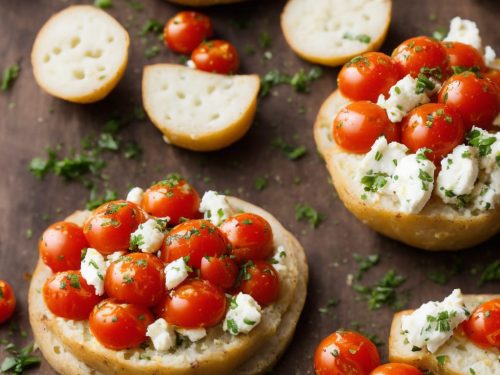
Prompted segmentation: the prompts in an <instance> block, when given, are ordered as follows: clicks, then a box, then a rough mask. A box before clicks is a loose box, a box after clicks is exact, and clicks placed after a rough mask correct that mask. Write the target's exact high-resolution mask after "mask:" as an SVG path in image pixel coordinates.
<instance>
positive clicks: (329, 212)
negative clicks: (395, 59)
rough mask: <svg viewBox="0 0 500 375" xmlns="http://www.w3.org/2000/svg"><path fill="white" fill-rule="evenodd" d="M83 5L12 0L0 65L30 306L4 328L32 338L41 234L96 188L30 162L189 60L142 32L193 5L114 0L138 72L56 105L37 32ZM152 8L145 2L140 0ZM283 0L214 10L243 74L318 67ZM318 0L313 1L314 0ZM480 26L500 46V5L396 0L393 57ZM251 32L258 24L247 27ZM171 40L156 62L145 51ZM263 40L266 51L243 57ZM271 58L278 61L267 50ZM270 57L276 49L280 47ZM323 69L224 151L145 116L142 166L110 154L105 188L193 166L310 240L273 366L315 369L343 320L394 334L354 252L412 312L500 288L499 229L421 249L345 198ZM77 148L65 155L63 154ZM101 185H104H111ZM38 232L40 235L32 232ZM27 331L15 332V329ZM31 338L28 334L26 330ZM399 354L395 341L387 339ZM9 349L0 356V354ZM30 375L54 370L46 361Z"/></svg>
mask: <svg viewBox="0 0 500 375" xmlns="http://www.w3.org/2000/svg"><path fill="white" fill-rule="evenodd" d="M83 2H86V3H91V1H73V0H38V1H32V0H21V1H11V0H0V17H1V18H0V53H1V56H2V57H1V58H0V68H1V69H3V68H5V67H6V66H8V65H10V64H12V63H14V62H19V63H20V65H21V69H22V70H21V73H20V76H19V78H18V79H17V81H16V82H15V84H14V86H13V88H12V89H11V90H9V91H8V92H5V93H0V110H1V116H0V140H1V147H0V171H1V172H2V176H3V177H2V181H1V183H0V278H1V279H5V280H8V281H9V282H10V283H11V284H12V285H14V287H15V290H16V296H17V298H18V308H17V312H16V314H15V318H14V319H13V322H15V323H16V324H17V325H18V326H19V327H20V329H21V331H19V330H18V331H15V332H13V333H12V327H9V325H8V324H7V325H4V326H3V327H1V328H0V337H2V338H7V339H9V340H14V341H15V342H18V343H25V342H29V341H30V340H32V338H31V333H30V328H29V323H28V311H27V303H26V299H27V289H28V284H29V280H28V278H29V272H31V270H32V269H33V267H34V265H35V263H36V260H37V258H38V253H37V239H38V238H39V236H40V234H41V233H42V231H43V230H44V228H45V227H46V226H47V225H49V223H50V222H53V221H55V220H58V219H62V218H64V217H65V216H66V215H67V214H68V213H70V212H72V211H73V210H74V209H76V208H80V207H82V206H84V204H85V202H86V201H87V199H88V196H89V191H88V190H87V189H86V188H84V187H83V186H82V184H80V183H65V182H63V181H61V180H60V179H59V178H57V177H54V176H48V177H47V178H45V179H44V180H43V181H40V180H38V179H37V178H35V177H34V176H33V175H32V174H31V173H30V172H29V171H28V170H27V165H28V163H29V161H30V160H31V159H32V158H33V157H35V156H45V150H46V148H47V147H48V146H55V145H57V144H61V145H63V151H61V155H62V154H64V152H66V151H68V150H70V149H71V148H75V149H77V150H78V149H79V148H80V141H81V139H82V138H83V137H84V136H86V135H89V134H92V133H93V134H98V133H100V132H101V131H102V129H103V126H104V124H105V123H106V122H107V121H108V120H109V119H110V118H112V117H113V116H116V115H122V116H129V115H130V113H131V112H132V110H133V109H134V108H135V107H140V105H141V92H140V82H141V72H142V67H143V66H144V65H145V64H149V63H153V62H155V63H156V62H177V61H179V57H178V56H175V55H173V54H171V53H170V52H169V51H167V49H166V48H163V47H162V46H161V44H160V42H159V41H158V40H157V38H156V37H155V36H152V35H151V36H147V37H141V36H140V35H139V34H140V31H141V29H142V27H143V25H144V24H145V22H146V21H147V20H148V19H150V18H154V19H157V20H160V21H161V22H164V21H166V20H167V19H168V18H169V17H171V16H172V15H173V14H174V13H176V12H177V11H178V10H180V9H181V8H180V7H178V6H174V5H171V4H169V3H167V2H165V1H162V0H136V1H129V0H113V3H114V6H113V7H112V8H110V9H109V10H108V11H109V13H110V14H112V15H113V16H114V17H116V18H117V19H118V20H119V21H120V22H121V23H122V24H124V25H125V26H126V27H127V29H128V30H129V32H130V35H131V39H132V45H131V55H130V61H129V66H128V68H127V71H126V74H125V76H124V78H123V80H122V81H121V82H120V84H119V85H118V87H117V88H116V89H115V90H114V91H113V92H112V93H111V95H110V96H109V97H108V98H106V99H105V100H103V101H102V102H99V103H97V104H92V105H75V104H70V103H67V102H64V101H61V100H58V99H55V98H53V97H51V96H49V95H47V94H45V93H44V92H42V91H41V90H40V89H39V87H38V86H37V85H36V83H35V82H34V78H33V74H32V71H31V64H30V60H29V55H30V51H31V46H32V43H33V40H34V38H35V35H36V32H37V30H38V29H39V28H40V27H41V26H42V24H43V23H44V22H45V20H46V19H48V17H50V15H52V14H53V13H54V12H56V11H58V10H60V9H62V8H64V7H66V6H68V5H70V4H74V3H83ZM136 3H141V4H142V5H143V6H144V9H143V10H136V9H134V7H133V6H130V5H131V4H136ZM284 3H285V2H284V1H278V0H274V1H273V0H261V1H250V2H246V3H242V4H237V5H230V6H220V7H214V8H210V9H206V10H205V12H206V13H207V14H209V15H210V16H211V17H213V21H214V24H215V30H216V33H217V36H219V37H221V38H225V39H228V40H230V41H231V42H233V43H234V44H235V45H236V46H237V48H238V49H239V50H240V52H241V55H242V71H243V72H249V73H250V72H252V73H253V72H256V73H259V74H261V75H263V74H265V73H266V72H268V71H269V70H271V69H279V70H280V71H282V72H287V73H295V72H297V71H298V70H299V69H301V68H304V69H309V68H310V65H309V64H308V63H306V62H304V61H302V60H300V59H299V58H298V57H296V56H295V55H294V54H293V52H292V51H291V50H290V49H289V48H288V46H287V44H286V42H285V40H284V38H283V36H282V33H281V30H280V26H279V15H280V12H281V10H282V8H283V6H284ZM311 5H312V6H314V1H313V0H311ZM456 15H458V16H462V17H465V18H469V19H472V20H474V21H476V22H477V23H478V25H479V27H480V30H481V31H482V36H483V41H484V43H485V44H490V45H492V46H493V47H494V48H495V49H496V50H497V51H499V52H500V34H499V33H498V19H499V16H500V2H499V1H498V0H489V1H487V0H475V1H474V0H454V1H444V0H441V1H436V0H419V1H407V0H395V1H394V9H393V17H392V23H391V27H390V31H389V35H388V38H387V40H386V42H385V43H384V45H383V50H384V51H385V52H387V53H390V51H391V50H392V49H393V48H394V47H395V46H396V45H397V44H398V43H400V42H401V41H403V40H404V39H406V38H408V37H411V36H415V35H418V34H430V33H432V31H433V30H435V29H436V28H438V27H439V26H447V24H448V22H449V20H450V19H451V18H452V17H453V16H456ZM241 26H246V27H244V28H241ZM261 32H267V33H268V34H269V35H270V36H271V39H272V44H271V46H270V47H269V48H262V47H261V46H260V44H259V34H260V33H261ZM153 45H158V46H160V47H161V49H160V53H159V54H158V55H157V56H156V57H154V58H153V59H150V60H148V59H146V57H145V50H146V49H147V48H148V47H150V46H153ZM250 48H253V49H254V51H255V53H254V54H253V55H249V54H247V53H244V51H245V50H246V51H247V52H248V50H249V49H250ZM266 51H270V52H271V55H272V57H271V58H270V59H266V58H265V57H264V53H265V52H266ZM267 56H268V57H269V56H270V55H269V54H267ZM323 73H324V74H323V77H322V78H321V79H320V80H318V81H316V82H314V83H313V84H312V85H311V92H310V93H308V94H298V93H296V92H294V91H293V89H292V88H291V87H288V86H281V87H278V88H276V89H273V91H272V94H271V95H269V96H268V97H266V98H263V99H262V100H261V101H260V103H259V109H258V112H257V117H256V120H255V124H254V125H253V127H252V129H251V130H250V132H249V133H248V134H247V135H246V136H245V137H244V139H243V140H241V141H240V142H238V143H236V144H235V145H233V146H232V147H230V148H228V149H226V150H223V151H220V152H216V153H208V154H202V153H193V152H188V151H185V150H182V149H178V148H175V147H172V146H169V145H166V144H165V143H164V142H163V141H162V138H161V136H160V133H159V132H158V131H157V130H156V129H155V128H154V127H153V126H152V125H151V124H150V122H149V121H148V120H147V119H143V120H133V121H132V122H131V123H130V124H129V125H128V126H126V127H125V128H124V129H123V130H122V131H120V133H119V137H120V138H121V139H122V141H123V142H126V141H130V140H136V141H137V142H138V143H139V144H140V145H141V147H142V149H143V154H142V157H141V158H140V159H139V160H137V161H136V160H128V159H126V158H124V157H123V155H122V153H108V154H106V160H107V162H108V167H107V168H106V169H105V171H104V173H105V175H106V176H105V177H106V186H107V187H109V188H112V189H116V190H117V191H118V192H119V194H120V195H121V196H123V195H124V194H126V192H127V190H128V188H129V186H132V185H142V186H146V185H147V184H149V183H150V182H152V181H155V180H158V179H161V178H162V177H163V176H165V175H166V174H167V173H169V172H173V171H176V172H180V173H181V174H182V175H184V176H185V177H186V178H188V179H189V180H190V181H191V182H192V183H193V184H194V185H195V186H196V188H197V189H198V190H199V191H204V190H207V189H216V190H220V191H224V190H226V189H229V190H230V191H231V193H232V194H233V195H236V196H239V197H241V198H243V199H246V200H249V201H250V202H253V203H255V204H257V205H260V206H262V207H264V208H265V209H267V210H269V211H270V212H271V213H273V214H274V215H275V216H276V217H277V218H278V219H279V220H280V221H281V222H282V223H283V224H284V225H285V226H286V227H287V228H288V229H290V230H291V231H292V232H293V233H295V235H296V236H297V237H298V239H299V240H300V241H301V242H302V244H303V246H304V247H305V249H306V252H307V255H308V261H309V266H310V283H309V295H308V298H307V302H306V307H305V309H304V312H303V315H302V318H301V320H300V322H299V325H298V327H297V332H296V335H295V338H294V340H293V343H292V344H291V346H290V348H289V349H288V351H287V352H286V353H285V355H284V357H283V358H282V359H281V361H280V362H279V363H278V365H277V366H276V368H275V371H274V372H273V373H276V374H311V373H313V369H312V355H313V353H314V349H315V347H316V345H317V343H318V342H319V340H320V339H321V338H322V337H324V336H326V335H327V334H329V333H330V332H332V331H333V330H336V329H338V328H341V327H342V328H350V327H353V326H354V327H356V326H357V325H358V324H361V329H362V330H363V331H365V332H368V333H371V334H378V336H379V337H380V338H381V339H382V340H383V341H386V340H387V336H388V332H389V323H390V321H391V317H392V310H391V309H390V308H388V307H383V308H381V309H380V310H377V311H369V310H368V308H367V303H366V301H363V300H361V299H360V296H359V295H358V294H357V293H356V292H355V291H354V290H353V289H352V288H351V287H350V286H348V285H347V283H346V280H347V278H348V275H349V274H354V273H356V271H357V265H356V262H355V261H354V259H353V254H355V253H356V254H359V255H362V256H367V255H368V254H374V253H377V254H380V258H381V260H380V264H379V265H378V266H376V267H374V268H373V269H371V270H369V271H368V272H367V273H366V276H365V277H364V279H363V280H362V281H361V283H362V284H363V285H371V284H373V283H375V282H376V281H377V280H379V279H380V278H381V277H382V276H383V275H384V274H385V273H386V272H387V271H388V270H390V269H394V270H396V271H397V272H398V273H399V274H401V275H404V276H405V277H407V281H406V282H405V283H404V284H403V285H402V286H401V287H400V288H398V290H399V292H398V294H400V295H404V296H407V298H408V306H417V305H419V304H420V303H422V302H424V301H427V300H429V299H440V298H442V297H444V296H445V295H447V294H449V292H450V291H451V289H452V288H456V287H460V288H462V289H463V291H464V292H466V293H487V292H490V293H493V292H497V293H498V292H499V284H498V282H497V283H487V284H485V285H484V286H482V287H480V286H478V284H477V282H478V280H479V277H480V274H481V272H482V270H483V269H484V268H485V266H487V265H488V264H490V263H491V262H493V261H494V260H496V259H498V258H499V247H500V246H499V245H500V241H499V237H498V236H497V237H495V238H493V239H492V240H490V241H489V242H487V243H484V244H482V245H481V246H478V247H477V248H474V249H470V250H467V251H464V252H459V253H446V254H431V253H425V252H423V251H420V250H417V249H413V248H409V247H407V246H404V245H402V244H400V243H396V242H394V241H391V240H389V239H387V238H384V237H382V236H380V235H378V234H376V233H374V232H372V231H371V230H370V229H368V228H366V227H365V226H363V224H361V223H360V222H358V221H357V220H356V219H355V218H354V217H353V216H352V215H351V214H349V212H347V211H346V209H345V208H344V207H343V205H342V203H341V202H340V201H339V200H338V199H337V198H336V195H335V194H334V192H333V190H332V186H331V184H330V183H329V181H328V176H327V172H326V169H325V167H324V165H323V162H322V160H321V159H320V157H319V156H318V155H317V152H316V150H315V145H314V141H313V137H312V124H313V121H314V118H315V116H316V112H317V110H318V108H319V106H320V104H321V102H322V101H323V100H324V99H325V98H326V97H327V95H328V94H329V93H330V92H331V91H332V90H333V89H334V88H335V87H336V74H337V73H338V69H328V68H327V69H324V70H323ZM277 137H281V138H283V139H284V140H285V141H286V142H288V143H291V144H294V145H304V146H305V147H306V148H307V155H306V156H305V157H303V158H301V159H299V160H297V161H291V160H289V159H287V158H286V156H285V155H284V154H283V153H282V152H281V151H280V150H278V149H276V148H275V147H273V146H272V145H271V143H272V140H274V139H276V138H277ZM64 150H66V151H64ZM263 176H265V177H267V178H268V179H269V183H268V186H267V188H265V189H264V190H262V191H258V190H257V189H256V188H255V180H256V179H257V178H259V177H263ZM99 189H100V191H102V189H104V185H103V184H102V183H100V184H99ZM298 203H305V204H308V205H310V206H311V207H314V208H315V209H317V210H318V211H319V212H320V213H321V214H323V215H324V217H325V221H324V222H323V223H322V224H321V225H320V226H319V227H318V228H317V229H312V228H311V227H310V226H309V224H308V223H307V222H298V221H297V220H296V218H295V206H296V205H297V204H298ZM30 232H32V236H30ZM454 264H459V265H460V267H458V268H459V269H460V270H459V271H458V273H456V274H455V275H453V276H451V277H450V279H449V281H448V282H447V283H446V284H445V285H439V284H436V283H434V282H432V281H431V280H430V279H429V273H433V272H436V271H437V272H443V271H444V272H447V273H453V272H452V271H453V270H454V269H455V268H454ZM332 298H334V299H339V301H340V303H339V304H338V306H336V307H332V308H330V309H328V313H324V312H323V313H322V312H320V311H319V309H321V308H322V307H324V306H325V305H326V304H327V302H328V301H329V300H330V299H332ZM14 328H15V327H14ZM23 330H24V331H26V332H27V334H28V337H26V338H23V337H22V336H23V335H21V332H22V331H23ZM380 350H381V353H382V354H383V355H384V356H386V351H387V345H383V346H381V347H380ZM4 357H5V352H3V351H0V360H2V359H3V358H4ZM31 373H38V374H51V373H52V371H51V369H50V367H49V366H48V365H47V364H46V363H45V362H44V363H42V365H41V366H40V367H39V368H35V369H33V370H31Z"/></svg>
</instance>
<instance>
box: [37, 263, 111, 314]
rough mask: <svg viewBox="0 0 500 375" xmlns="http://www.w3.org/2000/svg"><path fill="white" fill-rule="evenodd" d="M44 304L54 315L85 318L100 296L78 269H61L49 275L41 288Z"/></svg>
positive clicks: (99, 299)
mask: <svg viewBox="0 0 500 375" xmlns="http://www.w3.org/2000/svg"><path fill="white" fill-rule="evenodd" d="M42 294H43V298H44V301H45V304H46V305H47V307H48V308H49V310H50V311H51V312H52V313H53V314H54V315H56V316H59V317H61V318H65V319H72V320H86V319H88V318H89V314H90V312H91V311H92V309H93V308H94V306H95V305H96V304H98V303H99V302H100V301H101V300H102V297H100V296H97V295H96V294H95V288H94V287H93V286H92V285H88V284H87V282H86V281H85V279H84V278H83V277H82V275H81V273H80V271H63V272H58V273H55V274H53V275H52V276H50V277H49V278H48V279H47V280H46V281H45V284H44V286H43V289H42Z"/></svg>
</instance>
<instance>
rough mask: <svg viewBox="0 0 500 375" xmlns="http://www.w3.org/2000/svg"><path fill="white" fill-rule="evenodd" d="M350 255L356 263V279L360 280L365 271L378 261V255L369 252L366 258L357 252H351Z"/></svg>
mask: <svg viewBox="0 0 500 375" xmlns="http://www.w3.org/2000/svg"><path fill="white" fill-rule="evenodd" d="M352 257H353V258H354V260H355V261H356V263H357V264H358V272H357V273H356V279H357V280H362V279H363V276H364V274H365V272H366V271H368V270H369V269H370V268H372V267H374V266H376V265H377V264H379V262H380V255H378V254H370V255H368V256H367V257H366V258H363V257H362V256H360V255H358V254H353V256H352Z"/></svg>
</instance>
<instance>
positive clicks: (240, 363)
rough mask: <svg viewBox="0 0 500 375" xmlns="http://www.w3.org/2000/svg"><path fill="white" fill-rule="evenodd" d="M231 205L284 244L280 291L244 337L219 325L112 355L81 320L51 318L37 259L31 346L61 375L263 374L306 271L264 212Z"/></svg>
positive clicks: (282, 339)
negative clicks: (181, 341)
mask: <svg viewBox="0 0 500 375" xmlns="http://www.w3.org/2000/svg"><path fill="white" fill-rule="evenodd" d="M228 200H229V203H230V204H231V206H232V207H235V208H237V209H241V210H242V211H245V212H252V213H256V214H258V215H261V216H262V217H264V218H265V219H266V220H267V221H268V222H269V223H270V224H271V227H272V229H273V233H274V241H275V245H276V246H280V245H281V246H284V248H285V249H286V259H285V260H284V266H286V270H285V271H284V272H280V279H281V283H280V285H281V287H280V288H281V290H280V296H279V299H278V301H277V302H276V303H274V304H272V305H271V306H268V307H266V308H265V309H264V310H263V314H262V320H261V322H260V323H259V325H258V326H256V328H254V329H253V330H252V331H251V332H250V333H249V334H246V335H238V336H232V335H230V334H229V333H227V332H223V331H222V329H221V327H213V328H209V329H208V330H207V334H208V335H207V337H206V338H205V339H204V340H202V341H199V342H196V343H192V344H190V346H188V347H186V348H184V347H181V348H179V349H178V350H176V351H175V352H157V351H155V350H154V349H153V348H152V347H148V348H146V349H144V350H143V349H140V348H136V349H130V350H121V351H114V350H110V349H106V348H104V347H103V346H102V345H101V344H99V343H98V342H97V340H96V339H95V338H94V337H93V336H92V334H91V333H90V331H89V328H88V323H87V322H86V321H83V322H77V321H70V320H65V319H62V318H58V317H55V316H54V315H53V314H52V313H50V311H49V310H48V309H47V307H46V305H45V302H44V300H43V297H42V294H41V293H40V289H41V287H42V285H43V284H44V282H45V280H46V279H47V278H48V277H49V276H50V275H51V270H50V269H49V268H48V267H47V266H45V264H44V263H43V262H42V261H41V260H40V261H39V262H38V265H37V267H36V270H35V272H34V274H33V278H32V280H31V284H30V291H29V314H30V322H31V326H32V328H33V332H34V335H35V339H36V342H37V343H38V345H39V347H40V350H41V351H42V353H43V355H44V356H45V358H46V359H47V361H48V362H49V363H50V365H51V366H52V367H54V369H55V370H56V371H58V372H60V373H61V374H63V375H65V374H68V375H69V374H71V375H74V374H81V375H87V374H130V375H132V374H134V375H135V374H166V375H178V374H207V375H208V374H218V375H225V374H236V375H251V374H262V373H264V372H265V371H266V370H267V369H269V368H270V367H272V365H273V364H274V363H275V362H276V361H277V360H278V358H279V357H280V356H281V355H282V354H283V352H284V350H285V348H286V346H287V345H288V343H289V342H290V340H291V339H292V336H293V333H294V331H295V326H296V325H297V321H298V319H299V316H300V313H301V311H302V307H303V305H304V302H305V297H306V292H307V279H308V267H307V263H306V259H305V254H304V250H303V248H302V247H301V245H300V244H299V243H298V241H297V240H296V239H295V238H294V237H293V236H292V235H291V234H290V233H289V232H288V231H287V230H286V229H284V228H283V226H281V224H280V223H279V222H278V221H277V220H276V219H275V218H274V217H273V216H272V215H270V214H269V213H268V212H266V211H264V210H262V209H261V208H258V207H256V206H254V205H252V204H250V203H247V202H244V201H242V200H239V199H237V198H233V197H228ZM88 214H89V212H88V211H80V212H76V213H75V214H73V215H71V216H70V217H68V218H67V220H69V221H73V222H75V223H77V224H79V225H82V224H83V221H84V220H85V218H86V217H87V215H88Z"/></svg>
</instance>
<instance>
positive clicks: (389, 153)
mask: <svg viewBox="0 0 500 375" xmlns="http://www.w3.org/2000/svg"><path fill="white" fill-rule="evenodd" d="M407 152H408V147H406V146H405V145H403V144H401V143H398V142H391V143H389V144H387V140H386V139H385V137H383V136H382V137H379V138H378V139H377V140H376V141H375V143H374V144H373V145H372V148H371V149H370V151H369V152H368V153H367V154H366V155H365V157H364V158H363V160H362V161H361V164H360V165H359V174H360V176H361V177H362V176H365V175H367V174H370V173H376V172H382V173H386V174H387V175H388V176H392V174H393V173H394V170H395V169H396V166H397V165H398V162H399V160H401V159H402V158H404V157H405V156H406V153H407Z"/></svg>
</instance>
